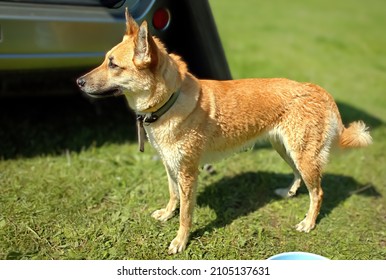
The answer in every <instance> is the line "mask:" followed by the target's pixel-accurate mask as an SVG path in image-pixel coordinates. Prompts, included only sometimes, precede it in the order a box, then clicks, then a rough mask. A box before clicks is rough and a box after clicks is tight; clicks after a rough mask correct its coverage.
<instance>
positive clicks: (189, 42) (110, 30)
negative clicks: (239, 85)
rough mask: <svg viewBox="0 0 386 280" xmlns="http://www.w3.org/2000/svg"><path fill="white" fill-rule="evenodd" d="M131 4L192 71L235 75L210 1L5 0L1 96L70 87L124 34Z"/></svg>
mask: <svg viewBox="0 0 386 280" xmlns="http://www.w3.org/2000/svg"><path fill="white" fill-rule="evenodd" d="M126 7H127V8H128V9H129V11H130V14H131V15H132V16H133V18H134V19H135V20H136V21H137V22H139V23H140V22H142V21H143V20H146V21H147V22H148V23H149V26H150V30H151V32H152V34H153V35H155V36H157V37H159V38H160V39H161V40H162V41H163V42H164V43H165V44H166V47H167V48H168V50H169V51H170V52H174V53H177V54H179V55H181V56H182V57H183V58H184V60H185V61H186V62H187V63H188V67H189V69H190V71H191V72H192V73H193V74H195V75H196V76H198V77H199V78H209V79H219V80H226V79H231V74H230V70H229V67H228V64H227V61H226V57H225V54H224V51H223V48H222V45H221V40H220V38H219V35H218V32H217V29H216V25H215V21H214V19H213V16H212V13H211V9H210V5H209V3H208V1H207V0H195V1H189V0H179V1H172V0H55V1H54V0H38V1H32V0H7V1H1V2H0V96H15V95H36V94H39V95H42V94H44V95H46V94H49V95H58V94H66V93H68V92H70V91H69V90H68V89H69V88H72V87H73V86H74V84H75V78H76V77H77V76H79V74H80V73H83V72H85V71H87V70H89V69H90V68H92V67H95V66H96V65H99V64H100V63H101V62H102V60H103V57H104V55H105V52H106V51H108V50H109V49H110V48H111V47H112V46H114V45H116V44H117V43H118V42H119V41H121V40H122V36H123V34H124V30H125V16H124V10H125V8H126Z"/></svg>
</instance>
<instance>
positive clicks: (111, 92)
mask: <svg viewBox="0 0 386 280" xmlns="http://www.w3.org/2000/svg"><path fill="white" fill-rule="evenodd" d="M122 94H123V92H122V90H121V89H120V88H113V89H110V90H107V91H97V92H91V93H87V95H88V96H90V97H93V98H104V97H110V96H120V95H122Z"/></svg>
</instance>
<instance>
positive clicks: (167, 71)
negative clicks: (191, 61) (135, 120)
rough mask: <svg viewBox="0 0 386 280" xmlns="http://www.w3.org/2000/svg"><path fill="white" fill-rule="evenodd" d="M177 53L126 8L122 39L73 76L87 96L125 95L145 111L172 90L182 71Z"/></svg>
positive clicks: (176, 85)
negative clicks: (91, 66) (97, 63)
mask: <svg viewBox="0 0 386 280" xmlns="http://www.w3.org/2000/svg"><path fill="white" fill-rule="evenodd" d="M186 71H187V70H186V65H185V63H183V62H182V61H181V60H180V59H179V57H177V56H175V55H172V54H171V55H169V54H168V53H167V51H166V49H165V47H164V46H163V44H162V43H161V42H160V41H159V40H158V39H157V38H155V37H152V36H151V35H150V33H149V28H148V25H147V22H146V21H144V22H142V24H141V25H140V26H138V24H137V23H136V22H135V20H134V19H133V18H132V17H131V16H130V15H129V13H128V11H127V9H126V33H125V35H124V37H123V40H122V42H120V43H119V44H118V45H116V46H115V47H113V48H112V49H111V50H110V51H108V52H107V54H106V56H105V59H104V61H103V63H102V64H101V65H100V66H99V67H97V68H95V69H94V70H92V71H90V72H89V73H87V74H86V75H84V76H82V77H80V78H78V79H77V84H78V86H79V87H80V89H81V90H82V91H83V92H85V93H87V94H88V95H89V96H91V97H107V96H117V95H122V94H123V95H125V97H126V98H127V99H128V101H129V105H130V106H131V107H132V108H133V109H134V110H136V111H141V112H149V111H152V108H154V107H156V106H157V103H159V102H161V101H162V100H163V99H164V98H168V96H169V95H170V94H171V93H173V92H174V91H176V90H177V89H178V88H179V87H180V85H181V81H182V80H183V78H184V76H185V74H186Z"/></svg>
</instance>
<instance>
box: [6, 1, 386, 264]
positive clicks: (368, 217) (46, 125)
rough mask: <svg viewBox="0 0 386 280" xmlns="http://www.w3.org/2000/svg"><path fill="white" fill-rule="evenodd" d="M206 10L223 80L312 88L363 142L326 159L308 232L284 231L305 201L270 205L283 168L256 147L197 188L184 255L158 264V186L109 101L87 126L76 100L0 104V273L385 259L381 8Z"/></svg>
mask: <svg viewBox="0 0 386 280" xmlns="http://www.w3.org/2000/svg"><path fill="white" fill-rule="evenodd" d="M210 4H211V6H212V9H213V13H214V16H215V19H216V22H217V25H218V29H219V32H220V35H221V38H222V41H223V45H224V49H225V52H226V54H227V58H228V61H229V65H230V68H231V71H232V74H233V77H234V78H242V77H289V78H292V79H296V80H300V81H310V82H314V83H317V84H320V85H321V86H323V87H325V88H326V89H327V90H329V91H330V92H331V94H333V95H334V96H335V98H336V100H337V102H338V105H339V107H340V109H341V112H342V116H343V118H344V120H345V121H346V122H349V121H352V120H355V119H363V120H364V121H365V122H367V123H368V124H369V125H370V126H371V128H372V135H373V138H374V144H373V145H372V146H371V147H369V148H366V149H363V150H355V151H349V152H344V153H343V152H339V153H336V154H335V155H333V156H332V158H331V162H330V164H329V165H328V167H327V168H326V172H325V176H324V179H323V185H324V190H325V200H324V204H323V206H322V210H321V213H320V216H319V219H318V224H317V228H316V229H315V230H314V231H312V232H311V233H309V234H304V233H298V232H296V231H295V230H294V228H293V226H294V225H295V224H296V223H297V222H299V221H300V220H301V219H302V218H303V217H304V214H305V213H306V210H307V208H308V203H309V198H308V195H307V193H306V190H305V188H304V187H303V188H302V189H301V192H300V194H299V195H298V196H297V197H295V198H293V199H289V200H283V199H279V198H278V197H276V196H275V195H274V193H273V190H274V188H276V187H285V186H287V185H288V184H289V183H290V182H291V180H292V177H291V173H290V168H289V167H288V166H287V165H286V164H285V163H284V162H283V161H282V160H281V159H280V157H279V156H278V155H277V154H276V153H275V152H274V151H273V150H272V149H270V148H269V147H267V146H265V145H260V146H258V147H256V148H255V149H253V150H251V151H248V152H244V153H241V154H238V155H235V156H233V157H231V158H229V159H227V160H224V161H221V162H219V163H216V164H215V167H216V170H217V174H215V175H213V176H210V175H208V174H206V173H202V174H201V175H200V183H199V190H198V197H197V207H196V209H195V216H194V224H193V230H192V236H191V241H190V243H189V245H188V248H187V250H186V251H185V252H183V253H181V254H179V255H176V256H169V255H167V247H168V245H169V242H170V241H171V240H172V239H173V238H174V236H175V234H176V230H177V228H178V219H177V218H176V217H175V218H173V219H171V220H170V221H169V222H167V223H164V224H162V223H159V222H157V221H155V220H153V219H152V218H151V217H150V214H151V213H152V211H154V210H156V209H158V208H159V207H163V206H164V205H165V203H166V202H167V199H168V190H167V178H166V174H165V172H164V169H163V166H162V164H161V163H160V162H159V161H157V160H155V158H154V156H155V152H154V150H153V149H152V148H151V147H150V146H149V145H148V144H147V146H146V151H145V153H144V154H141V153H139V152H138V151H137V143H136V135H135V128H134V122H133V119H132V116H131V114H130V113H129V112H128V111H127V109H126V108H125V106H124V102H122V100H121V99H113V100H110V101H107V100H105V101H102V102H101V103H100V105H101V106H102V110H101V111H102V112H101V113H98V112H97V111H96V110H95V109H94V107H93V106H91V105H90V104H88V103H87V102H86V101H85V100H83V99H81V98H78V97H69V98H57V99H37V98H36V99H28V100H24V99H23V100H1V101H0V158H1V161H0V259H265V258H267V257H269V256H271V255H273V254H276V253H280V252H285V251H308V252H313V253H317V254H321V255H324V256H326V257H328V258H331V259H385V258H386V199H385V198H386V183H385V182H386V172H385V170H386V169H385V163H386V159H385V154H386V153H385V151H386V142H385V139H386V126H385V124H384V123H385V121H386V112H385V108H386V97H385V94H384V90H385V88H386V79H385V77H386V49H385V48H384V46H385V45H386V36H384V26H385V25H386V17H384V10H385V9H386V4H385V2H384V1H383V0H369V1H366V2H363V1H362V2H361V1H349V0H342V1H338V2H337V1H332V0H327V1H305V0H294V1H285V0H275V1H254V0H248V1H247V0H243V1H238V2H235V1H224V0H211V1H210ZM20 102H21V103H22V104H20Z"/></svg>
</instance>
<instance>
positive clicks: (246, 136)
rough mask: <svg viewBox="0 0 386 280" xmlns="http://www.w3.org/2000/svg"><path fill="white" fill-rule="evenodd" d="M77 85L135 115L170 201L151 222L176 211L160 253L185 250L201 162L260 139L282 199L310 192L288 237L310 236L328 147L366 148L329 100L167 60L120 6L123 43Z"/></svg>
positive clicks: (318, 93)
mask: <svg viewBox="0 0 386 280" xmlns="http://www.w3.org/2000/svg"><path fill="white" fill-rule="evenodd" d="M77 84H78V86H79V87H80V89H81V90H82V91H83V92H85V93H86V94H87V95H89V96H91V97H96V98H97V97H107V96H117V95H124V96H125V98H126V99H127V101H128V104H129V106H130V107H131V108H132V109H133V110H134V111H135V112H136V114H137V115H138V121H137V123H138V131H139V140H140V146H141V150H143V137H144V131H146V135H147V137H148V140H149V142H150V143H151V145H152V146H153V147H154V148H155V149H156V150H157V151H158V153H159V155H160V158H161V159H162V162H163V164H164V166H165V169H166V172H167V176H168V183H169V193H170V199H169V202H168V203H167V205H166V207H165V208H162V209H160V210H157V211H155V212H153V213H152V217H154V218H155V219H157V220H159V221H162V222H164V221H167V220H169V219H170V218H171V217H173V215H174V213H175V212H176V210H177V208H178V207H179V221H180V225H179V229H178V232H177V236H176V237H175V238H174V239H173V240H172V242H171V243H170V246H169V250H168V252H169V254H175V253H178V252H181V251H183V250H184V249H185V248H186V246H187V242H188V240H189V232H190V229H191V226H192V216H193V209H194V206H195V197H196V188H197V177H198V173H199V168H198V167H199V166H200V165H201V164H204V163H208V162H212V161H214V160H218V159H221V158H223V157H224V156H227V155H231V154H233V153H235V152H237V151H240V150H243V149H245V148H248V147H250V146H252V145H253V144H254V143H255V142H256V141H257V140H259V139H261V138H266V139H268V140H269V141H270V142H271V144H272V146H273V148H274V149H275V150H276V151H277V152H278V153H279V155H280V156H281V157H282V158H283V159H284V160H285V161H286V162H287V163H288V165H289V166H290V167H291V168H292V170H293V173H294V181H293V183H292V185H291V186H290V187H289V189H288V195H289V196H293V195H295V194H296V191H297V190H298V188H299V187H300V184H301V182H304V184H305V185H306V187H307V189H308V191H309V196H310V205H309V209H308V212H307V215H306V217H305V218H304V219H303V220H302V221H301V222H300V223H298V224H297V225H296V230H298V231H300V232H310V231H311V230H312V229H313V228H314V227H315V223H316V218H317V216H318V214H319V210H320V207H321V204H322V199H323V190H322V188H321V178H322V169H323V166H324V165H325V164H326V163H327V160H328V155H329V151H330V148H331V147H333V146H340V147H341V148H356V147H365V146H368V145H369V144H371V143H372V138H371V136H370V133H369V130H368V127H367V126H366V125H365V124H364V122H362V121H356V122H353V123H351V124H350V125H349V126H348V127H345V126H344V125H343V123H342V120H341V116H340V113H339V111H338V108H337V105H336V103H335V101H334V99H333V98H332V97H331V95H330V94H329V93H327V92H326V91H325V90H324V89H323V88H321V87H320V86H317V85H315V84H311V83H300V82H296V81H292V80H288V79H284V78H255V79H240V80H229V81H216V80H199V79H197V78H196V77H195V76H193V75H192V74H191V73H189V71H188V69H187V65H186V63H185V62H184V61H183V60H182V58H181V57H179V56H178V55H175V54H169V53H168V52H167V50H166V48H165V46H164V45H163V44H162V42H161V41H160V40H159V39H158V38H156V37H154V36H152V35H151V34H150V33H149V28H148V24H147V22H146V21H143V22H142V23H141V24H140V25H138V24H137V23H136V22H135V20H134V19H133V18H132V17H131V16H130V15H129V13H128V12H127V9H126V32H125V34H124V36H123V40H122V42H120V43H119V44H118V45H116V46H115V47H113V48H112V49H111V50H110V51H108V52H107V54H106V56H105V59H104V61H103V63H102V64H101V65H100V66H99V67H97V68H95V69H94V70H92V71H91V72H89V73H87V74H85V75H84V76H82V77H80V78H78V79H77Z"/></svg>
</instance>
